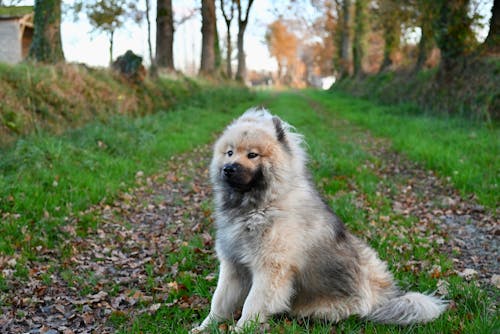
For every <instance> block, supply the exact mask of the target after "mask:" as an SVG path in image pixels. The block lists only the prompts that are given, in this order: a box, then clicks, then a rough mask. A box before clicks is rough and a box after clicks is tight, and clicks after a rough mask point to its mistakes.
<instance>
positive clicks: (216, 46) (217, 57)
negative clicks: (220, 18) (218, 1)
mask: <svg viewBox="0 0 500 334" xmlns="http://www.w3.org/2000/svg"><path fill="white" fill-rule="evenodd" d="M214 7H215V3H214ZM214 15H216V14H215V10H214ZM214 33H215V34H214V54H215V69H216V70H218V69H219V68H220V65H221V64H222V56H221V54H220V44H219V31H218V30H217V17H215V19H214Z"/></svg>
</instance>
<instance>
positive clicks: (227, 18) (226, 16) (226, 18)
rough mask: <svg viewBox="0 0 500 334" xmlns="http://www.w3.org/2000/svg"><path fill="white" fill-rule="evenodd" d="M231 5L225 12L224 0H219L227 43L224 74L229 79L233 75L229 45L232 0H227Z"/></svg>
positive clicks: (232, 10) (232, 9) (231, 49)
mask: <svg viewBox="0 0 500 334" xmlns="http://www.w3.org/2000/svg"><path fill="white" fill-rule="evenodd" d="M229 1H230V4H231V7H230V11H229V14H228V13H226V9H225V8H224V0H220V8H221V11H222V16H223V17H224V22H226V33H227V36H226V43H227V49H226V74H227V77H228V78H229V79H231V78H232V77H233V69H232V66H231V56H232V54H233V46H232V45H231V43H232V41H231V21H232V20H233V16H234V0H229Z"/></svg>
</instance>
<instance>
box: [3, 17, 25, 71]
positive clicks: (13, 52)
mask: <svg viewBox="0 0 500 334" xmlns="http://www.w3.org/2000/svg"><path fill="white" fill-rule="evenodd" d="M19 30H20V29H19V22H18V20H17V19H11V20H0V62H4V63H9V64H15V63H18V62H20V61H21V60H22V56H21V36H20V31H19Z"/></svg>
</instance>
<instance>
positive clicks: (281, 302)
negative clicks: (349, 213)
mask: <svg viewBox="0 0 500 334" xmlns="http://www.w3.org/2000/svg"><path fill="white" fill-rule="evenodd" d="M303 142H304V141H303V137H302V136H301V135H300V134H298V133H297V132H296V131H295V130H294V128H293V127H292V126H291V125H289V124H288V123H286V122H284V121H283V120H281V119H280V118H279V117H277V116H273V115H271V114H270V113H269V112H268V111H267V110H265V109H250V110H248V111H246V112H245V113H244V114H243V115H242V116H241V117H240V118H238V119H237V120H235V121H234V122H233V123H232V124H230V125H229V126H228V127H227V128H226V129H225V131H224V133H223V134H222V136H221V137H220V138H219V139H218V140H217V142H216V143H215V146H214V153H213V158H212V161H211V164H210V177H211V181H212V183H213V189H214V194H215V211H214V216H215V217H214V218H215V224H216V231H217V232H216V243H215V248H216V253H217V257H218V259H219V260H220V271H219V279H218V283H217V288H216V290H215V293H214V296H213V299H212V303H211V310H210V313H209V315H208V316H207V318H206V319H205V320H204V321H203V322H202V323H201V325H199V326H198V327H196V328H194V329H193V330H192V331H191V332H192V333H199V332H202V331H205V330H206V329H208V328H209V326H210V325H211V324H212V323H217V322H220V321H224V320H227V319H231V317H232V316H233V314H234V312H235V311H239V310H241V317H240V319H239V320H238V322H237V323H236V326H235V330H236V331H241V330H242V329H243V328H244V327H245V326H246V325H247V324H248V323H249V322H253V321H258V322H260V323H265V322H266V321H267V319H268V318H269V317H270V316H271V315H274V314H280V313H288V314H291V315H293V316H297V317H313V318H320V319H326V320H329V321H332V322H338V321H339V320H341V319H345V318H347V317H349V316H351V315H358V316H360V317H362V318H365V319H370V320H372V321H375V322H379V323H387V324H400V325H408V324H412V323H425V322H429V321H431V320H433V319H435V318H437V317H438V316H439V315H440V314H441V313H443V312H444V310H445V309H446V307H447V303H446V301H444V300H442V299H439V298H437V297H434V296H430V295H425V294H421V293H416V292H409V293H404V292H402V291H400V290H399V289H398V287H397V286H396V284H395V282H394V279H393V276H392V274H391V273H390V272H389V271H388V269H387V265H386V263H385V262H383V261H381V260H380V259H379V258H378V256H377V254H376V253H375V251H374V250H373V249H372V248H370V247H369V246H368V245H367V244H366V243H365V242H363V241H361V240H360V239H358V238H357V237H355V236H354V235H352V234H351V233H350V232H349V231H348V230H347V229H346V227H345V225H344V223H343V222H342V221H341V220H340V219H339V218H338V217H337V216H336V215H335V213H334V212H333V211H332V210H331V209H330V207H329V206H328V205H327V204H326V203H325V202H324V201H323V200H322V198H321V196H320V195H319V193H318V191H317V190H316V188H315V187H314V185H313V184H312V182H311V176H310V174H309V172H308V169H307V155H306V152H305V150H304V148H303V146H304V145H303Z"/></svg>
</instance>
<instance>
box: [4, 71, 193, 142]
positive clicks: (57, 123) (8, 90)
mask: <svg viewBox="0 0 500 334" xmlns="http://www.w3.org/2000/svg"><path fill="white" fill-rule="evenodd" d="M200 89H201V88H200V85H199V84H198V83H196V82H194V81H192V80H189V79H187V78H179V79H176V80H173V79H165V78H162V79H159V80H155V81H151V80H145V81H144V82H142V83H139V84H132V83H129V82H127V81H125V80H124V79H122V78H121V77H120V76H119V75H117V74H114V73H112V72H111V71H109V70H106V69H94V68H89V67H85V66H84V65H76V64H74V65H71V64H60V65H55V66H45V65H33V64H29V63H25V64H19V65H7V64H3V63H2V64H0V146H5V145H6V144H9V143H11V142H13V141H15V140H16V139H17V138H20V137H22V136H25V135H28V134H31V133H34V132H37V131H49V132H51V133H62V132H64V131H65V130H66V129H68V128H74V127H78V126H82V125H83V124H86V123H87V122H90V121H95V120H101V121H105V120H107V119H109V118H110V117H113V116H114V115H117V114H120V115H128V116H143V115H147V114H151V113H153V112H155V111H157V110H159V109H166V108H168V107H170V106H173V105H174V104H176V103H178V102H179V101H182V100H183V99H186V98H188V97H189V96H190V95H191V94H193V93H195V92H197V91H199V90H200Z"/></svg>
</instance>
